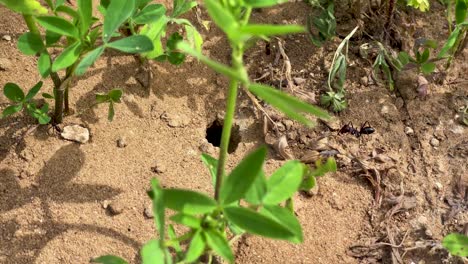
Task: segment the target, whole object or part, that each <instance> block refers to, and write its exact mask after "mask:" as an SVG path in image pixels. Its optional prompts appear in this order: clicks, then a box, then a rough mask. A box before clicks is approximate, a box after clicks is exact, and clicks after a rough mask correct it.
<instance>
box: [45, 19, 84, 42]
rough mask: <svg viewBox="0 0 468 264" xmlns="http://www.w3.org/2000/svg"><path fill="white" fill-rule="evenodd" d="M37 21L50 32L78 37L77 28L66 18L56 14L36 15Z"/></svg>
mask: <svg viewBox="0 0 468 264" xmlns="http://www.w3.org/2000/svg"><path fill="white" fill-rule="evenodd" d="M36 19H37V22H38V23H39V24H40V25H41V26H43V27H44V28H45V29H47V30H50V31H52V32H55V33H58V34H61V35H65V36H68V37H72V38H75V39H79V38H80V34H79V33H78V29H77V28H76V27H75V26H74V25H73V24H72V23H70V22H68V21H67V20H65V19H63V18H61V17H58V16H40V17H37V18H36Z"/></svg>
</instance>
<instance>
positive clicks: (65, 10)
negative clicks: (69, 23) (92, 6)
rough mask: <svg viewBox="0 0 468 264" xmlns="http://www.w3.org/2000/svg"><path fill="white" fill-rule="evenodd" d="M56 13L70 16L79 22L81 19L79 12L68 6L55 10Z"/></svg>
mask: <svg viewBox="0 0 468 264" xmlns="http://www.w3.org/2000/svg"><path fill="white" fill-rule="evenodd" d="M55 11H56V12H59V13H64V14H66V15H69V16H71V17H72V18H73V19H75V20H78V19H79V18H80V16H79V15H78V12H76V10H75V9H73V8H71V7H69V6H66V5H61V6H58V7H57V8H56V9H55Z"/></svg>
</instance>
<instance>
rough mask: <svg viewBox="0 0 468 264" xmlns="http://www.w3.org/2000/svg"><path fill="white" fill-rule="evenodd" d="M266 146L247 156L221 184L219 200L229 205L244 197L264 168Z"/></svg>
mask: <svg viewBox="0 0 468 264" xmlns="http://www.w3.org/2000/svg"><path fill="white" fill-rule="evenodd" d="M265 156H266V148H265V147H261V148H259V149H257V150H255V151H254V152H252V153H250V154H249V155H247V157H245V158H244V159H243V160H242V161H241V162H240V163H239V165H237V166H236V167H235V168H234V170H232V172H231V174H229V176H228V177H227V178H226V180H225V181H224V182H223V183H222V185H221V190H220V197H219V200H220V202H221V204H223V205H228V204H231V203H232V202H235V201H237V200H239V199H241V198H243V197H244V195H245V193H246V192H247V191H248V190H249V189H250V187H251V186H252V184H253V183H254V181H255V178H256V177H257V176H258V175H259V174H260V171H261V170H262V166H263V162H264V160H265Z"/></svg>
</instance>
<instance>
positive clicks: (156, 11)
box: [133, 4, 166, 24]
mask: <svg viewBox="0 0 468 264" xmlns="http://www.w3.org/2000/svg"><path fill="white" fill-rule="evenodd" d="M164 14H166V8H165V7H164V6H163V5H161V4H152V5H147V6H145V8H143V10H141V11H140V12H139V13H138V14H137V15H136V16H134V17H133V22H135V23H136V24H149V23H153V22H155V21H156V20H158V19H160V18H161V17H162V16H163V15H164Z"/></svg>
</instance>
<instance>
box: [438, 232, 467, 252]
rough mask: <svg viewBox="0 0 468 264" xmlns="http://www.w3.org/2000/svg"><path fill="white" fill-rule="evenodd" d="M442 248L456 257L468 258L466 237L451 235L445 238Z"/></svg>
mask: <svg viewBox="0 0 468 264" xmlns="http://www.w3.org/2000/svg"><path fill="white" fill-rule="evenodd" d="M442 246H444V248H445V249H447V250H448V251H449V252H450V254H452V255H454V256H459V257H468V237H467V236H465V235H462V234H456V233H451V234H449V235H447V236H445V237H444V239H443V240H442Z"/></svg>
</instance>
